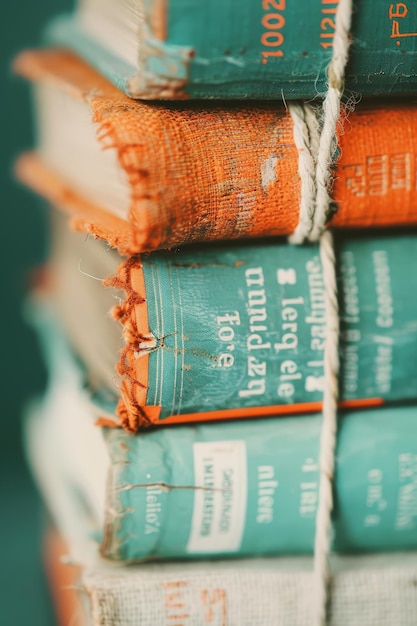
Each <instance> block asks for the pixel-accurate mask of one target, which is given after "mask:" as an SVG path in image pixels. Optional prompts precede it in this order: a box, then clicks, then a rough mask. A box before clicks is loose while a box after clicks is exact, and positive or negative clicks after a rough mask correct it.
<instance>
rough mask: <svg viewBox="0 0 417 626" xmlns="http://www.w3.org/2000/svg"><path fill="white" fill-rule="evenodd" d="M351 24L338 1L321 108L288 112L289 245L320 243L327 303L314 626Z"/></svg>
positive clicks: (319, 591) (324, 543)
mask: <svg viewBox="0 0 417 626" xmlns="http://www.w3.org/2000/svg"><path fill="white" fill-rule="evenodd" d="M351 19H352V0H340V2H339V4H338V7H337V11H336V18H335V25H336V28H335V34H334V39H333V52H332V59H331V61H330V64H329V66H328V68H327V78H328V90H327V93H326V96H325V98H324V101H323V105H322V107H321V108H319V107H317V106H316V105H314V104H311V103H303V104H299V103H292V104H290V105H289V107H288V108H289V111H290V114H291V117H292V120H293V127H294V131H293V133H294V143H295V145H296V147H297V150H298V155H299V158H298V163H299V174H300V179H301V194H300V195H301V197H300V211H299V222H298V225H297V227H296V229H295V231H294V232H293V234H292V235H291V237H290V238H289V240H290V242H291V243H295V244H299V243H303V242H304V241H306V240H309V241H319V242H320V257H321V263H322V268H323V280H324V286H325V287H324V297H325V303H326V342H325V349H324V391H323V408H322V414H323V423H322V432H321V440H320V457H319V472H320V474H319V476H320V480H319V483H320V484H319V502H318V507H317V515H316V532H315V540H314V603H315V614H314V620H313V624H314V625H315V626H326V624H327V623H328V612H329V599H330V582H331V572H330V564H329V557H330V550H331V540H332V511H333V477H334V467H335V452H336V443H337V401H338V393H339V311H338V301H337V282H336V271H335V254H334V245H333V237H332V235H331V233H330V232H329V231H325V228H326V223H327V221H328V219H329V216H330V213H331V210H330V209H331V205H332V200H331V183H332V166H333V164H334V161H335V158H336V155H337V147H338V146H337V124H338V123H339V119H340V112H341V101H342V97H343V91H344V77H345V68H346V64H347V61H348V54H349V46H350V26H351Z"/></svg>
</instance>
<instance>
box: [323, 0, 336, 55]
mask: <svg viewBox="0 0 417 626" xmlns="http://www.w3.org/2000/svg"><path fill="white" fill-rule="evenodd" d="M338 4H339V0H321V15H322V19H321V21H320V40H321V41H320V46H321V47H322V48H324V50H326V49H327V48H332V47H333V38H334V33H335V30H336V18H335V17H329V16H330V15H331V16H334V15H336V11H337V6H338ZM323 40H324V41H323Z"/></svg>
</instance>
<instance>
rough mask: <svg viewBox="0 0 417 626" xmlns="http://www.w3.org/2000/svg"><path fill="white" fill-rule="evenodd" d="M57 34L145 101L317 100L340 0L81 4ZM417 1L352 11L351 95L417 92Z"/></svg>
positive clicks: (92, 0) (366, 4)
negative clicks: (197, 99) (217, 99)
mask: <svg viewBox="0 0 417 626" xmlns="http://www.w3.org/2000/svg"><path fill="white" fill-rule="evenodd" d="M78 4H79V6H78V11H77V12H76V14H75V16H74V17H71V18H64V19H61V20H59V21H57V22H55V24H54V25H53V26H52V28H51V29H50V31H49V35H48V36H49V38H50V41H53V42H55V43H58V44H61V45H66V46H69V47H70V48H72V49H75V50H76V51H78V53H80V54H81V55H82V56H84V57H85V58H86V59H87V60H88V61H89V62H90V63H92V64H93V65H95V66H96V67H97V68H98V69H99V70H100V71H101V72H103V73H104V74H105V75H106V76H108V77H109V78H110V79H111V80H113V81H114V82H115V83H116V84H117V85H118V86H119V87H120V88H122V89H123V90H125V91H126V93H128V95H130V96H133V97H136V98H151V99H160V98H168V99H177V98H262V99H265V98H277V99H280V100H281V99H284V100H288V99H292V98H311V97H314V96H316V95H320V94H323V93H325V91H326V89H327V79H326V68H327V66H328V64H329V62H330V59H331V56H332V51H333V38H334V33H335V29H336V21H335V20H336V10H337V8H338V4H339V1H338V0H305V1H304V2H292V1H290V0H256V1H253V0H245V1H244V2H236V0H210V1H207V0H191V1H190V0H123V2H120V0H119V1H117V0H107V1H106V2H97V0H83V1H81V0H80V1H79V3H78ZM416 59H417V5H416V3H415V2H412V1H411V0H408V1H407V2H399V3H398V2H397V3H394V2H391V1H390V0H360V1H358V0H357V1H356V2H354V3H353V14H352V45H351V49H350V58H349V63H348V66H347V69H346V89H347V93H348V94H352V93H360V94H366V95H380V94H387V95H391V94H406V93H408V94H411V93H415V89H416V81H417V73H416V68H417V62H416Z"/></svg>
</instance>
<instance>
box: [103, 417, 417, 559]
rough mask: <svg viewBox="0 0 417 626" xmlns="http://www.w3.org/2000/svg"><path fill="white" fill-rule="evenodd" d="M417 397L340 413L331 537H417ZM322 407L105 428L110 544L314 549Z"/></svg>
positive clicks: (108, 551) (179, 551)
mask: <svg viewBox="0 0 417 626" xmlns="http://www.w3.org/2000/svg"><path fill="white" fill-rule="evenodd" d="M416 427H417V408H416V407H415V406H413V407H402V408H395V409H394V408H392V409H375V410H367V411H358V412H356V413H350V414H345V415H343V416H342V417H341V418H340V432H339V443H338V449H337V454H336V478H335V493H336V496H335V497H336V506H335V511H334V542H333V543H334V549H335V550H336V551H341V552H346V551H348V552H349V551H354V552H358V551H375V550H380V551H381V550H392V549H398V550H405V549H412V548H414V549H415V548H416V547H417V507H416V503H417V437H416ZM320 430H321V416H320V415H309V416H303V417H288V418H278V419H276V418H271V419H267V420H265V419H264V420H250V421H249V420H247V421H234V422H223V423H219V424H208V425H198V426H193V427H191V426H178V427H175V428H169V429H167V428H164V429H162V428H161V429H157V430H155V431H153V432H149V433H146V434H143V435H136V436H131V435H128V434H127V433H125V432H123V431H121V430H111V431H109V432H108V433H107V441H108V444H109V450H110V458H111V471H110V479H109V483H108V491H107V504H106V511H107V519H106V526H105V535H104V540H103V545H102V552H103V555H104V556H106V557H108V558H111V559H117V560H127V561H130V560H136V559H143V558H163V557H176V558H179V557H187V558H195V557H203V556H204V557H217V556H221V555H229V556H243V555H261V554H263V555H272V554H291V553H310V552H312V551H313V544H314V535H315V517H316V509H317V503H318V496H319V468H318V455H319V440H320Z"/></svg>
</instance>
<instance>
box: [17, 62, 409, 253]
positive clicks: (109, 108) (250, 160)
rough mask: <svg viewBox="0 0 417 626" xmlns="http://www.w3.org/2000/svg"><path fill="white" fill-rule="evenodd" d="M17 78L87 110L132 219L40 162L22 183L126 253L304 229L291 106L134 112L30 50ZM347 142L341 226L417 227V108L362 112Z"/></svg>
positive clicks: (401, 105) (102, 87)
mask: <svg viewBox="0 0 417 626" xmlns="http://www.w3.org/2000/svg"><path fill="white" fill-rule="evenodd" d="M15 69H16V71H17V72H19V73H20V74H22V75H23V76H25V77H27V78H29V79H30V80H33V81H35V82H39V83H41V82H46V83H52V84H54V85H55V86H56V87H57V88H62V89H64V90H66V91H67V92H69V94H71V96H74V95H75V96H76V97H79V98H80V99H84V100H86V101H87V102H88V105H89V106H90V108H91V113H92V119H93V121H94V122H95V123H96V127H97V132H98V137H97V138H98V141H99V143H100V144H101V145H102V147H103V148H105V149H106V150H108V149H114V150H115V152H116V153H117V157H118V161H119V164H120V167H121V169H122V170H124V172H125V174H126V176H127V180H128V184H129V185H130V188H131V198H132V202H131V206H130V207H129V209H128V210H127V211H125V212H123V211H120V207H115V210H114V212H113V211H112V212H110V211H109V210H107V211H106V210H105V209H103V207H101V208H100V207H98V206H95V205H93V204H92V202H91V201H88V199H86V198H85V197H84V198H83V196H82V193H81V189H76V188H74V186H73V185H71V184H69V182H68V181H65V177H64V176H61V177H59V176H57V175H56V173H55V169H54V163H55V162H54V160H53V159H51V161H50V162H49V167H48V160H47V158H45V157H44V159H45V160H44V161H43V162H41V164H39V159H38V162H37V161H34V159H33V158H32V159H30V158H29V159H28V158H24V159H23V160H21V161H20V162H19V163H18V168H17V174H18V176H19V177H20V178H21V179H22V180H23V181H24V182H26V183H27V184H28V185H30V186H31V187H33V188H34V189H35V190H37V191H38V192H40V193H43V194H44V195H45V196H46V197H47V198H48V199H50V200H51V201H53V202H54V203H58V204H59V205H61V206H62V207H63V208H65V209H66V210H69V211H71V213H73V214H75V220H74V222H75V223H76V225H77V227H78V228H80V229H84V230H87V231H88V232H90V233H92V234H94V235H96V236H99V237H101V238H104V239H107V240H108V241H110V242H111V244H112V245H117V246H118V247H119V250H120V251H121V252H122V254H128V255H129V254H134V253H137V252H142V251H150V250H155V249H157V248H163V249H166V248H172V247H176V246H179V245H183V244H186V243H187V244H189V243H192V242H197V241H213V240H218V239H223V240H224V239H238V238H247V237H261V236H266V235H268V236H271V235H285V234H289V233H291V232H293V231H294V229H295V228H296V226H297V223H298V219H299V206H300V195H301V180H300V173H299V160H298V158H299V154H298V151H297V148H296V146H295V143H294V133H293V130H294V129H293V121H292V118H291V116H290V115H289V114H287V113H286V112H285V110H284V109H283V108H282V107H278V106H277V105H273V106H272V105H267V104H262V105H261V104H259V105H256V106H255V105H253V104H251V105H246V106H243V105H242V104H236V103H233V104H231V103H229V104H227V103H222V105H221V106H220V105H218V104H217V105H215V104H213V103H211V104H208V103H206V104H204V105H202V104H201V103H200V104H198V105H197V104H194V105H193V106H192V107H183V106H175V107H173V106H170V107H166V106H161V105H156V104H154V105H152V106H151V105H149V104H145V103H143V102H137V103H134V102H132V100H130V99H128V98H126V96H124V95H123V94H121V93H120V92H119V91H118V90H117V89H116V88H115V87H113V85H111V84H110V83H108V82H107V81H105V79H103V78H102V77H101V76H100V75H98V74H97V73H96V72H95V71H94V70H93V69H92V68H90V67H89V66H87V65H86V64H85V63H83V62H82V61H81V60H79V59H77V58H76V57H74V56H73V55H70V54H69V53H64V52H62V51H56V50H55V51H53V50H52V51H51V50H49V51H42V52H38V53H34V52H27V53H23V54H22V55H20V56H19V57H18V58H17V60H16V62H15ZM339 134H340V137H339V146H340V158H339V159H338V162H337V168H336V171H335V181H334V187H333V192H332V197H333V200H334V207H335V208H336V209H337V211H336V213H335V215H334V216H333V218H332V220H331V223H332V225H334V226H335V227H352V226H354V227H357V226H362V227H364V226H386V225H388V224H395V225H400V224H410V223H417V186H416V183H415V181H416V157H415V155H416V154H417V112H416V108H415V107H414V106H412V104H410V103H408V102H396V103H392V104H390V106H389V107H387V106H385V105H384V106H373V107H369V106H368V105H366V106H360V107H359V106H358V107H357V110H356V111H355V112H353V113H352V114H351V115H350V117H349V118H348V119H347V120H346V119H345V121H344V127H342V126H341V128H340V133H339ZM219 137H221V138H222V141H219ZM231 155H232V158H231ZM45 163H46V164H47V166H46V167H45ZM335 167H336V166H335ZM332 208H333V205H332ZM116 213H117V215H116Z"/></svg>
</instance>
